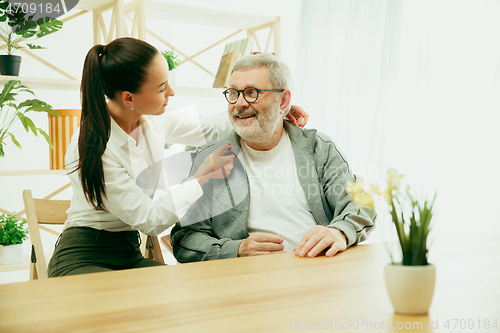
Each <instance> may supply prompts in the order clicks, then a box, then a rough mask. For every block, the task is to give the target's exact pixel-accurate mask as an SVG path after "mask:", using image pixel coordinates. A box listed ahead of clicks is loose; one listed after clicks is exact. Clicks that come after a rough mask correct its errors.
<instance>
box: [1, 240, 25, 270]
mask: <svg viewBox="0 0 500 333" xmlns="http://www.w3.org/2000/svg"><path fill="white" fill-rule="evenodd" d="M22 262H23V244H16V245H7V246H4V245H0V264H3V265H9V264H19V263H22Z"/></svg>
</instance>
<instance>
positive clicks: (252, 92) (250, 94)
mask: <svg viewBox="0 0 500 333" xmlns="http://www.w3.org/2000/svg"><path fill="white" fill-rule="evenodd" d="M239 96H240V92H239V91H238V90H236V89H233V88H230V89H228V90H227V93H226V98H227V101H228V102H229V103H236V101H237V100H238V97H239ZM243 98H245V100H246V101H247V102H248V103H254V102H255V101H257V98H259V92H258V91H257V90H256V89H255V88H252V87H248V88H246V89H245V90H243Z"/></svg>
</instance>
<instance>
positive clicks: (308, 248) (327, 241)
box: [293, 225, 347, 258]
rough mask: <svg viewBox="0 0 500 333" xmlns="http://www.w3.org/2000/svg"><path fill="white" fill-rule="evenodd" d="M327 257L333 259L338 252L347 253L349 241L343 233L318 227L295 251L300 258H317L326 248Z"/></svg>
mask: <svg viewBox="0 0 500 333" xmlns="http://www.w3.org/2000/svg"><path fill="white" fill-rule="evenodd" d="M328 247H329V248H330V249H329V250H328V251H326V254H325V255H326V256H327V257H333V256H334V255H335V254H337V253H338V252H342V251H345V250H346V248H347V239H346V237H345V235H344V234H343V233H342V231H340V230H338V229H335V228H327V227H323V226H320V225H317V226H315V227H313V228H311V230H309V231H308V232H307V233H306V234H305V235H304V237H302V239H301V240H300V242H299V245H297V246H296V247H295V249H294V250H293V251H294V252H295V255H297V256H299V257H305V256H307V257H310V258H312V257H315V256H317V255H318V254H319V253H321V251H323V250H324V249H326V248H328Z"/></svg>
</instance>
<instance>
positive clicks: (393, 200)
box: [346, 169, 437, 266]
mask: <svg viewBox="0 0 500 333" xmlns="http://www.w3.org/2000/svg"><path fill="white" fill-rule="evenodd" d="M387 174H388V178H387V189H386V190H385V191H384V192H383V193H381V192H380V189H379V187H378V186H375V185H371V186H370V189H369V190H366V191H365V189H364V184H363V182H362V181H357V182H351V183H349V184H348V185H347V189H346V192H347V193H349V194H351V195H352V201H353V202H357V203H358V204H360V205H367V206H371V207H373V205H374V203H373V195H377V196H383V197H384V199H385V201H386V202H387V203H388V204H389V207H390V212H391V218H392V222H393V224H394V226H395V228H396V232H397V235H398V240H399V245H400V248H401V253H402V264H403V265H404V266H421V265H428V261H427V255H428V252H429V251H428V246H427V237H428V235H429V232H430V230H431V220H432V217H433V211H432V209H433V207H434V202H435V200H436V195H437V194H435V195H434V197H433V199H432V200H429V199H420V200H419V199H416V198H415V196H414V195H412V194H411V192H410V187H409V186H407V187H406V188H405V190H404V191H401V189H400V187H401V179H402V178H403V177H404V176H403V175H401V174H399V173H398V172H397V171H396V170H394V169H391V170H389V171H388V172H387ZM390 255H391V261H392V263H393V264H395V263H394V259H393V256H392V254H390Z"/></svg>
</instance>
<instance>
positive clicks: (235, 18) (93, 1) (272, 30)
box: [0, 0, 281, 95]
mask: <svg viewBox="0 0 500 333" xmlns="http://www.w3.org/2000/svg"><path fill="white" fill-rule="evenodd" d="M110 11H111V19H108V21H109V22H106V20H105V16H103V13H108V12H110ZM72 12H74V14H72V15H70V16H68V17H66V18H65V19H63V20H62V21H63V22H68V21H70V20H72V19H74V18H76V17H78V16H80V15H84V14H87V13H91V14H92V16H93V41H94V44H102V43H109V42H111V41H112V40H113V39H115V38H118V37H125V36H129V37H136V38H139V39H142V40H146V37H147V36H148V35H149V36H151V37H153V38H155V39H157V40H158V41H160V42H161V43H163V44H165V46H167V47H169V48H172V49H173V50H174V51H175V52H176V53H178V54H179V55H180V56H181V57H183V58H184V59H183V60H182V62H181V65H182V64H184V63H187V62H191V63H192V64H193V65H195V66H197V67H198V68H199V69H200V70H202V71H204V72H206V73H207V74H209V75H211V76H213V77H215V74H214V73H213V72H211V71H210V70H208V69H207V68H205V67H204V66H202V65H201V64H199V63H198V62H197V61H196V59H195V58H196V57H198V56H199V55H201V54H203V53H205V52H207V51H209V50H210V49H212V48H213V47H215V46H217V45H219V44H221V43H223V42H225V41H226V40H228V39H229V38H231V37H233V36H234V35H236V34H238V33H241V32H244V31H246V34H247V36H252V37H253V38H254V40H255V45H256V47H257V50H258V51H259V52H266V51H269V50H270V49H271V46H272V49H273V52H274V53H275V54H276V56H277V57H278V58H280V56H281V42H280V40H281V30H280V18H279V16H276V17H267V16H258V15H250V14H244V13H233V12H228V11H220V10H213V9H206V8H199V7H191V6H185V5H176V4H169V3H163V2H158V1H150V0H133V1H131V2H128V3H127V4H124V0H80V1H79V3H78V5H77V6H76V7H75V8H74V9H73V10H72V11H71V12H70V13H72ZM108 16H109V15H106V17H108ZM147 18H151V19H162V20H167V21H179V22H185V23H193V24H202V25H210V26H218V27H227V28H232V29H235V31H234V32H233V33H231V34H230V35H228V36H226V37H224V38H222V39H220V40H218V41H216V42H214V43H213V44H212V45H210V46H209V47H206V48H204V49H202V50H200V51H198V52H195V53H194V54H191V55H188V54H187V53H184V52H182V50H179V49H178V48H177V47H175V46H174V45H172V44H170V43H169V42H168V41H166V40H165V39H163V38H162V36H160V35H158V34H157V33H155V32H153V31H151V30H149V29H148V28H147V26H146V19H147ZM127 21H128V22H132V28H131V29H129V28H128V26H127V24H126V22H127ZM265 29H269V34H268V37H267V41H265V44H261V43H260V41H259V39H258V37H257V32H258V31H262V30H265ZM262 45H265V46H264V47H262ZM21 51H22V52H24V53H25V54H27V55H29V56H31V57H32V58H34V59H36V60H38V61H40V62H41V63H43V64H44V65H46V66H48V67H50V68H52V69H53V70H54V71H56V72H58V73H59V74H61V75H63V76H65V77H66V78H67V79H44V78H31V77H9V76H0V84H4V83H6V82H7V81H9V80H11V79H16V78H17V79H20V80H21V81H22V82H23V83H25V84H26V85H28V86H30V87H32V88H42V89H55V90H79V89H80V82H79V80H78V79H77V78H74V77H73V76H71V75H70V74H68V73H66V72H64V71H63V70H61V69H59V68H58V67H57V66H55V65H53V64H51V63H49V62H48V61H46V60H44V59H41V58H40V57H38V56H37V55H35V54H33V53H32V52H30V51H28V50H25V49H21ZM217 65H218V64H217ZM194 89H195V90H197V91H198V92H199V90H200V89H204V93H205V94H209V95H211V94H215V93H217V94H218V93H219V92H220V89H213V88H194ZM176 91H178V92H180V93H183V92H189V91H192V88H187V87H176Z"/></svg>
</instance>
